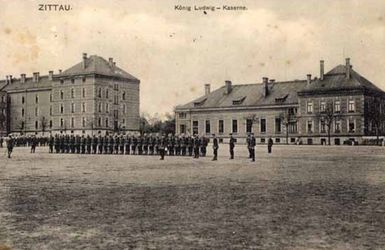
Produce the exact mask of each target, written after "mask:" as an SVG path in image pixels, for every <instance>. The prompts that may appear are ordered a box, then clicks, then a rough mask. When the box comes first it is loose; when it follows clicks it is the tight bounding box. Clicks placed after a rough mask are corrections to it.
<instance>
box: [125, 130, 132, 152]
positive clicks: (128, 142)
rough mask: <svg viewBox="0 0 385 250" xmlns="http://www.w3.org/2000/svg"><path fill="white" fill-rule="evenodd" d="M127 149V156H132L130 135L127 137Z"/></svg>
mask: <svg viewBox="0 0 385 250" xmlns="http://www.w3.org/2000/svg"><path fill="white" fill-rule="evenodd" d="M125 147H126V155H129V154H130V147H131V136H130V135H126V141H125Z"/></svg>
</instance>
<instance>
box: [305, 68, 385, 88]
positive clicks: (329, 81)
mask: <svg viewBox="0 0 385 250" xmlns="http://www.w3.org/2000/svg"><path fill="white" fill-rule="evenodd" d="M350 72H351V73H350V75H351V76H350V78H346V66H345V65H338V66H336V67H334V68H333V69H332V70H330V71H329V72H327V73H326V74H325V75H324V79H323V80H321V79H317V80H315V81H314V82H312V83H311V84H309V85H307V86H306V87H305V88H304V90H303V91H304V92H316V91H335V90H357V89H359V90H363V89H367V90H372V91H377V92H383V90H381V89H380V88H378V87H377V86H375V85H374V84H373V83H371V82H370V81H368V80H367V79H365V78H364V77H363V76H361V75H360V74H359V73H357V72H356V71H354V70H353V69H351V70H350Z"/></svg>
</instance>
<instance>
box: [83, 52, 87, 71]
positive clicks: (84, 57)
mask: <svg viewBox="0 0 385 250" xmlns="http://www.w3.org/2000/svg"><path fill="white" fill-rule="evenodd" d="M86 60H87V53H83V69H85V68H86V67H87V65H86Z"/></svg>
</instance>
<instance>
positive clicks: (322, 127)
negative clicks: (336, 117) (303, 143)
mask: <svg viewBox="0 0 385 250" xmlns="http://www.w3.org/2000/svg"><path fill="white" fill-rule="evenodd" d="M320 132H321V133H326V123H325V121H321V126H320Z"/></svg>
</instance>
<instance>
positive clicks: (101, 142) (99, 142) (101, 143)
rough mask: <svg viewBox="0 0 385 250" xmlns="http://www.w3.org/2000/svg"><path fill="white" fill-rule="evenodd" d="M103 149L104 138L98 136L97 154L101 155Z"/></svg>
mask: <svg viewBox="0 0 385 250" xmlns="http://www.w3.org/2000/svg"><path fill="white" fill-rule="evenodd" d="M103 147H104V137H103V136H102V135H100V134H99V136H98V150H99V154H103Z"/></svg>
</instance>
